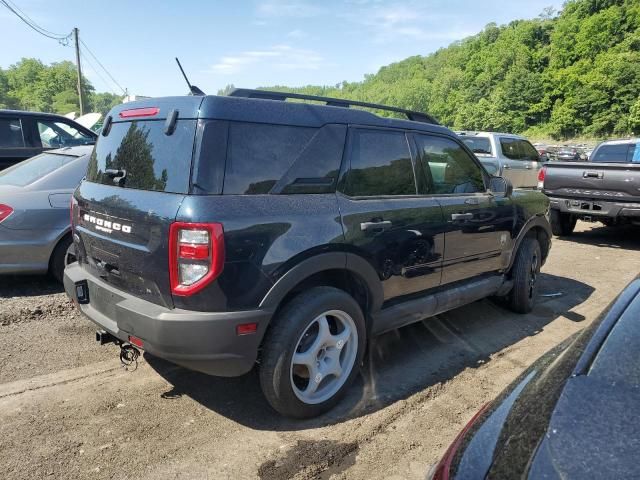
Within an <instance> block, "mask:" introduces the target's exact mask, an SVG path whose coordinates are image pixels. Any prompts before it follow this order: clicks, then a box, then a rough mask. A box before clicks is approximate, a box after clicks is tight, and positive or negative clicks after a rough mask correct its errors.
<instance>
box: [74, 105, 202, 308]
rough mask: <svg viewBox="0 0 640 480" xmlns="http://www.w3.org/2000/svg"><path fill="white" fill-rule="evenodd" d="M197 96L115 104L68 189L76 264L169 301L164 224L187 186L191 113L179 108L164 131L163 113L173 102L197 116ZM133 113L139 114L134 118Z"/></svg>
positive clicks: (151, 299)
mask: <svg viewBox="0 0 640 480" xmlns="http://www.w3.org/2000/svg"><path fill="white" fill-rule="evenodd" d="M200 101H201V99H200V98H195V97H191V98H186V99H179V100H176V101H175V103H174V104H173V107H174V108H169V106H167V99H162V100H159V99H152V100H148V101H146V102H137V103H133V104H125V105H124V106H119V107H116V108H115V109H114V110H112V111H111V113H110V116H111V117H112V119H113V123H112V125H111V126H110V127H109V128H108V130H107V134H106V135H104V134H101V135H100V136H99V138H98V141H97V143H96V147H95V149H94V151H93V153H92V155H91V159H90V161H89V167H88V171H87V177H86V180H85V181H83V182H82V183H81V185H80V187H79V188H78V190H77V191H76V193H75V199H76V200H77V202H78V207H76V208H75V209H74V213H73V221H74V225H75V233H76V234H77V235H76V240H77V241H79V242H78V243H79V250H80V251H79V252H78V253H79V256H78V258H79V262H80V265H81V266H82V268H84V269H86V270H87V271H88V272H89V273H90V274H92V275H95V276H99V277H100V278H102V279H103V280H104V281H106V282H108V283H110V284H112V285H113V286H114V287H116V288H118V289H121V290H123V291H125V292H128V293H130V294H132V295H134V296H137V297H139V298H143V299H145V300H147V301H149V302H153V303H156V304H158V305H163V306H165V307H169V308H171V307H173V300H172V296H171V287H170V280H169V248H168V244H169V229H170V225H171V223H172V222H173V221H175V218H176V214H177V212H178V209H179V208H180V205H181V204H182V201H183V200H184V197H185V194H187V193H188V191H189V184H190V174H191V164H192V156H193V146H194V141H195V135H196V126H197V119H195V118H182V117H181V115H182V113H180V115H179V117H178V119H177V121H176V123H175V128H174V129H169V133H167V132H168V130H167V125H166V117H171V116H172V114H171V112H172V110H175V111H178V109H179V111H180V112H188V113H187V115H197V108H196V107H197V105H199V102H200ZM185 102H190V103H189V104H187V105H185ZM191 104H193V105H191ZM155 105H159V107H156V106H155ZM194 108H196V110H194ZM127 110H128V113H127ZM130 112H133V116H131V113H130ZM136 112H142V113H144V114H145V115H144V116H142V115H141V116H140V117H136V115H135V114H136ZM149 112H155V113H154V115H152V116H150V115H148V113H149ZM123 113H125V115H123ZM123 119H124V121H122V120H123ZM105 308H108V306H106V305H105Z"/></svg>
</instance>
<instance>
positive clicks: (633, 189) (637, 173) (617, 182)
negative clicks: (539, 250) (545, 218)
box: [542, 162, 640, 235]
mask: <svg viewBox="0 0 640 480" xmlns="http://www.w3.org/2000/svg"><path fill="white" fill-rule="evenodd" d="M543 176H544V180H543V187H542V191H543V192H544V193H545V195H547V196H548V197H549V199H550V201H551V204H550V208H551V220H552V226H553V225H554V223H555V228H554V234H556V235H568V234H570V233H571V232H572V231H573V227H574V226H575V222H576V220H578V219H580V220H587V221H601V222H603V223H604V224H606V225H616V224H620V223H637V224H640V163H609V162H606V163H605V162H603V163H592V162H548V163H547V164H546V165H545V171H544V174H543Z"/></svg>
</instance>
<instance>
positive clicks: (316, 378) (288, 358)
mask: <svg viewBox="0 0 640 480" xmlns="http://www.w3.org/2000/svg"><path fill="white" fill-rule="evenodd" d="M365 337H366V334H365V323H364V316H363V314H362V310H361V309H360V306H359V305H358V303H357V302H356V301H355V300H354V299H353V298H352V297H351V296H350V295H349V294H347V293H346V292H344V291H342V290H339V289H336V288H332V287H316V288H312V289H311V290H308V291H306V292H304V293H301V294H300V295H298V296H296V297H295V298H294V299H293V300H291V301H290V302H289V303H288V304H287V305H285V306H284V307H283V309H282V310H281V311H280V313H279V314H278V315H277V317H276V318H274V320H273V324H272V326H271V327H270V330H269V332H268V333H267V336H266V337H265V339H264V342H263V347H262V355H261V363H260V385H261V387H262V391H263V392H264V395H265V397H266V398H267V400H268V402H269V403H270V404H271V406H272V407H273V408H274V409H275V410H277V411H278V412H280V413H281V414H283V415H286V416H290V417H296V418H308V417H314V416H317V415H320V414H322V413H324V412H326V411H327V410H329V409H330V408H331V407H333V406H334V405H335V404H336V403H337V402H338V401H339V400H340V397H342V396H343V395H344V393H345V391H346V390H347V388H348V387H349V385H350V384H351V383H352V381H353V379H354V378H355V376H356V375H357V373H358V370H359V366H360V363H361V362H362V356H363V353H364V349H365Z"/></svg>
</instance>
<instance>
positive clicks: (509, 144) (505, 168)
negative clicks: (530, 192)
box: [498, 137, 537, 188]
mask: <svg viewBox="0 0 640 480" xmlns="http://www.w3.org/2000/svg"><path fill="white" fill-rule="evenodd" d="M498 144H499V148H500V151H501V152H502V155H500V157H501V162H502V173H501V174H500V175H501V176H503V177H505V178H508V179H509V180H510V181H511V183H512V184H513V186H514V187H515V188H521V187H524V186H525V184H526V183H527V181H526V178H527V170H531V168H532V167H531V165H530V164H529V163H528V162H527V161H526V160H525V159H524V158H523V151H522V145H521V140H520V139H519V138H516V137H498ZM535 185H537V179H536V183H534V184H533V186H535Z"/></svg>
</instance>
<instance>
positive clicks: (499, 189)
mask: <svg viewBox="0 0 640 480" xmlns="http://www.w3.org/2000/svg"><path fill="white" fill-rule="evenodd" d="M489 191H490V192H491V193H492V194H494V195H495V196H497V197H498V196H499V197H507V198H509V197H511V195H513V185H512V184H511V182H510V181H509V179H507V178H504V177H491V180H490V181H489Z"/></svg>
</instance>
